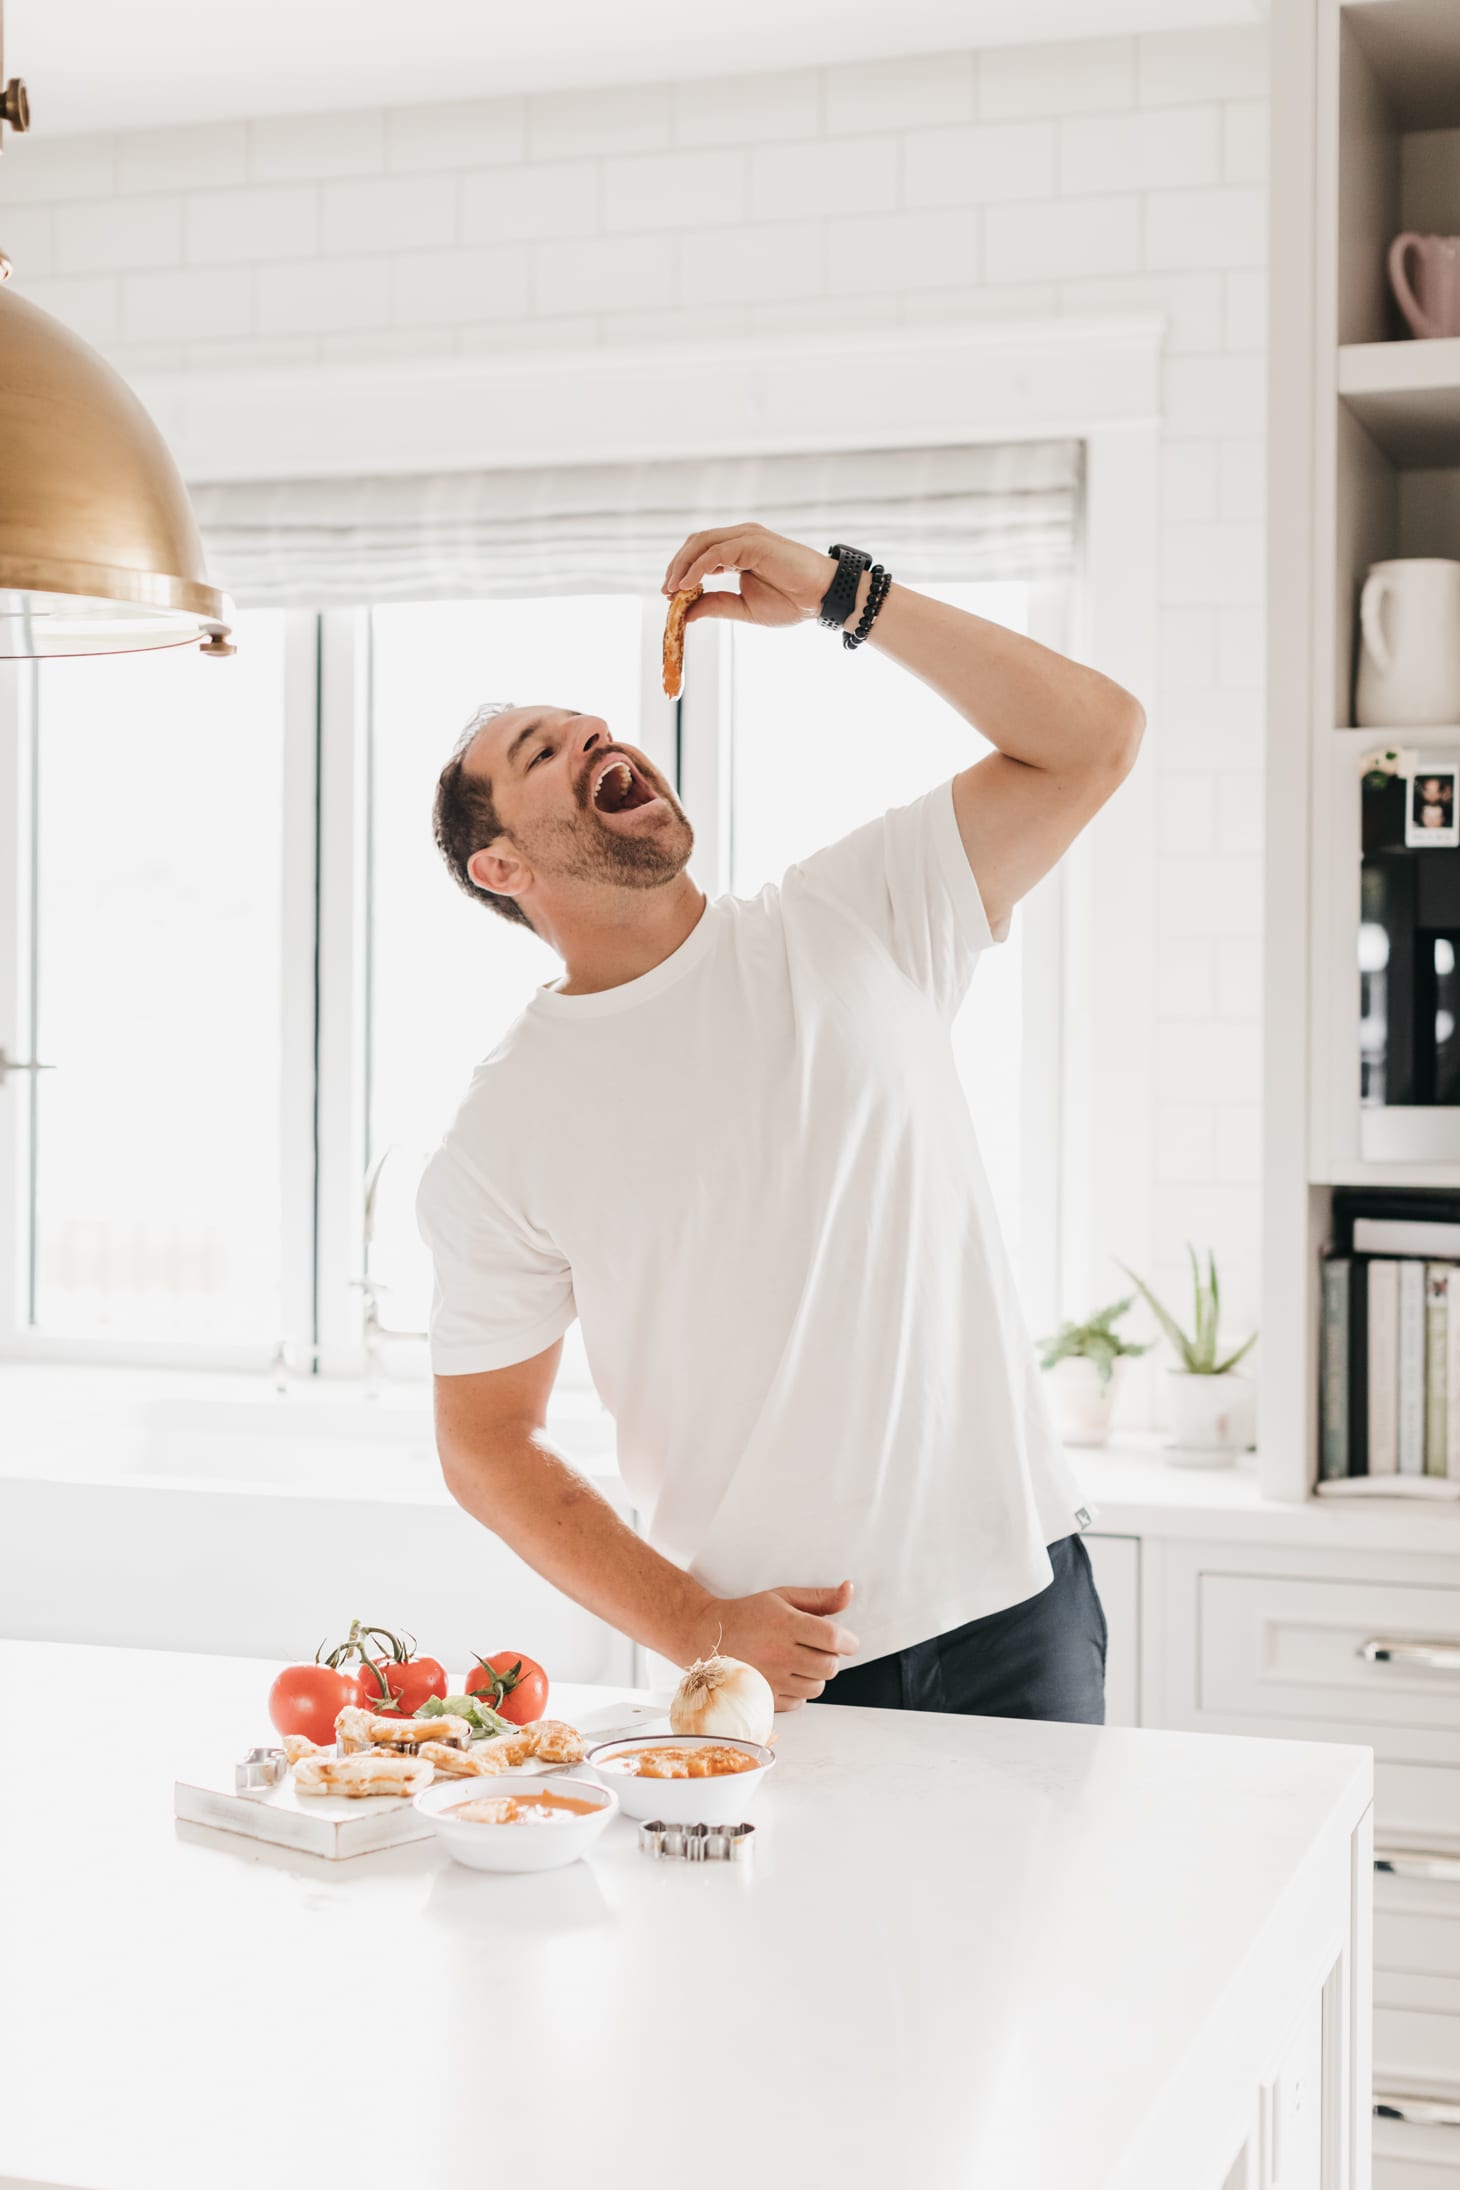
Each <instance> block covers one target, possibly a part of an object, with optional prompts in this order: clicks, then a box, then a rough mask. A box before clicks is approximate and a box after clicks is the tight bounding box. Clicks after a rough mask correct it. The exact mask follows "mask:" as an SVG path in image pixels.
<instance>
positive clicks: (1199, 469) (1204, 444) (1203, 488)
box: [1161, 437, 1222, 525]
mask: <svg viewBox="0 0 1460 2190" xmlns="http://www.w3.org/2000/svg"><path fill="white" fill-rule="evenodd" d="M1220 454H1221V444H1220V443H1219V442H1217V441H1176V440H1172V439H1170V438H1169V437H1168V438H1167V439H1166V440H1164V441H1163V442H1162V443H1161V517H1162V520H1163V522H1165V523H1167V524H1178V525H1179V524H1208V523H1210V522H1211V521H1212V520H1213V519H1214V518H1216V517H1218V516H1219V515H1221V514H1222V513H1221V511H1220V509H1219V507H1218V479H1219V475H1220Z"/></svg>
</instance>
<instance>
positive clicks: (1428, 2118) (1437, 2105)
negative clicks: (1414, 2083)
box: [1374, 2091, 1460, 2129]
mask: <svg viewBox="0 0 1460 2190" xmlns="http://www.w3.org/2000/svg"><path fill="white" fill-rule="evenodd" d="M1374 2112H1375V2113H1376V2114H1377V2115H1379V2116H1380V2118H1381V2119H1382V2120H1384V2121H1386V2122H1423V2123H1425V2124H1426V2125H1427V2126H1428V2127H1429V2128H1431V2129H1460V2099H1417V2098H1412V2097H1411V2096H1410V2094H1409V2093H1408V2092H1405V2093H1403V2094H1402V2095H1401V2094H1399V2093H1397V2092H1392V2091H1376V2092H1375V2093H1374Z"/></svg>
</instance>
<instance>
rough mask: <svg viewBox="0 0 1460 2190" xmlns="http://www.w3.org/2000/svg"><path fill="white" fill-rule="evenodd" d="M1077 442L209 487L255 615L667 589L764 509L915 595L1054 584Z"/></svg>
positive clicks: (1070, 530)
mask: <svg viewBox="0 0 1460 2190" xmlns="http://www.w3.org/2000/svg"><path fill="white" fill-rule="evenodd" d="M1082 458H1083V447H1082V444H1081V443H1080V442H1078V441H1073V440H1062V441H1020V442H1001V443H997V444H995V443H974V444H967V445H962V446H958V447H951V448H949V447H944V448H917V449H857V450H849V451H845V452H836V451H833V452H830V453H821V454H817V455H810V456H766V457H755V456H742V457H734V458H725V459H718V460H714V461H709V462H687V461H676V462H670V463H663V462H660V463H641V464H623V465H618V464H591V465H567V466H563V467H561V468H543V469H532V470H528V469H524V470H520V471H518V470H499V471H476V472H469V471H464V472H440V473H433V474H430V475H418V476H403V477H398V478H394V477H380V478H364V479H286V480H277V481H250V482H245V483H241V484H226V485H214V486H209V485H202V486H199V487H196V488H195V489H194V490H193V505H194V508H195V510H196V512H197V516H198V522H199V525H200V527H201V530H202V534H203V539H204V543H205V546H206V549H207V556H208V564H209V568H210V570H211V571H212V573H213V575H214V578H215V581H216V583H217V584H219V585H220V586H222V587H224V588H225V590H226V591H228V592H229V593H231V594H232V595H233V597H234V599H235V600H236V601H237V602H238V603H239V605H240V606H248V607H255V608H338V607H348V606H351V605H353V604H356V603H360V602H377V601H429V600H463V599H483V598H490V597H493V596H496V597H502V596H512V595H541V594H545V593H652V592H656V591H657V590H658V588H659V585H660V582H661V581H662V579H663V575H664V566H665V563H666V562H667V560H668V558H669V555H670V553H671V552H672V550H673V549H674V548H675V547H676V546H677V545H678V543H679V542H680V541H681V540H682V539H684V538H685V537H686V535H687V534H689V533H691V532H696V531H699V530H701V529H703V528H705V527H707V526H710V525H720V524H730V523H734V522H735V521H736V520H737V519H741V518H749V517H755V518H758V519H759V520H760V521H761V522H762V523H764V524H767V525H769V526H770V527H771V528H772V529H773V530H774V531H777V532H784V533H787V534H789V535H790V537H791V538H793V539H800V540H807V541H812V542H817V543H820V544H821V545H822V546H826V545H827V544H829V543H830V542H831V541H832V540H850V541H852V542H854V543H856V544H858V545H865V546H867V547H870V548H871V549H873V551H874V552H875V553H876V554H877V555H878V556H879V557H880V558H881V560H882V561H884V562H885V563H887V564H888V565H889V567H891V568H892V569H894V570H895V571H896V572H897V574H898V576H899V577H901V578H903V579H905V580H907V581H908V582H909V583H911V584H917V583H919V582H922V583H929V582H932V581H934V580H936V579H956V578H1044V577H1053V576H1057V575H1059V574H1061V573H1063V572H1067V571H1069V570H1070V569H1071V568H1072V567H1073V565H1074V562H1075V557H1076V551H1077V543H1078V538H1079V513H1080V495H1081V484H1082V471H1083V466H1082Z"/></svg>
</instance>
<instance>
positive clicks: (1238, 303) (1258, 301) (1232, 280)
mask: <svg viewBox="0 0 1460 2190" xmlns="http://www.w3.org/2000/svg"><path fill="white" fill-rule="evenodd" d="M1222 279H1223V282H1224V284H1225V287H1226V293H1227V317H1226V325H1225V332H1224V337H1223V340H1224V346H1225V347H1226V348H1227V349H1229V350H1265V349H1266V347H1267V276H1266V274H1265V273H1259V272H1258V271H1257V270H1256V269H1254V268H1250V267H1240V268H1238V269H1237V270H1236V271H1235V272H1233V273H1229V274H1225V275H1223V277H1222Z"/></svg>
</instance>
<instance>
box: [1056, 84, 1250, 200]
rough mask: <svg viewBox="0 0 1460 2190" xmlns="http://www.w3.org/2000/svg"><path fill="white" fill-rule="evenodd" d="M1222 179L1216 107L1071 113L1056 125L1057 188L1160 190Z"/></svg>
mask: <svg viewBox="0 0 1460 2190" xmlns="http://www.w3.org/2000/svg"><path fill="white" fill-rule="evenodd" d="M1221 177H1222V114H1221V109H1220V107H1217V106H1215V105H1208V106H1184V107H1170V108H1163V107H1156V108H1152V109H1150V110H1149V111H1146V112H1141V111H1139V110H1137V111H1135V112H1132V113H1127V114H1090V115H1072V116H1070V117H1069V118H1068V119H1067V120H1065V121H1063V122H1061V123H1060V127H1059V178H1060V188H1061V190H1062V191H1064V192H1065V194H1066V195H1067V196H1068V195H1072V194H1078V193H1084V192H1090V191H1101V190H1162V189H1171V188H1176V187H1180V186H1181V185H1192V184H1198V183H1217V182H1219V181H1220V180H1221Z"/></svg>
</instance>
